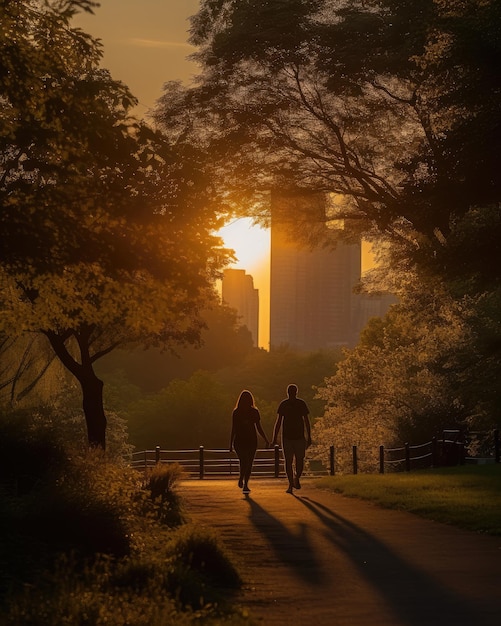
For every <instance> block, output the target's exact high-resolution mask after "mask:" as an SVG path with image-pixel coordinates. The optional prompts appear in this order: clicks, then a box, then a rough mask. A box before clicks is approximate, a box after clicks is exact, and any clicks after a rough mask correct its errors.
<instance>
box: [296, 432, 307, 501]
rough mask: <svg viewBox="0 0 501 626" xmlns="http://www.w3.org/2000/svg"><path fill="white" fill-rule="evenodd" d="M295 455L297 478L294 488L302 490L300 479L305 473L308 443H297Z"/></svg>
mask: <svg viewBox="0 0 501 626" xmlns="http://www.w3.org/2000/svg"><path fill="white" fill-rule="evenodd" d="M294 454H295V457H296V476H295V478H294V487H295V488H296V489H301V483H300V482H299V479H300V478H301V476H302V475H303V471H304V457H305V455H306V442H305V441H304V440H302V441H298V442H296V446H295V450H294Z"/></svg>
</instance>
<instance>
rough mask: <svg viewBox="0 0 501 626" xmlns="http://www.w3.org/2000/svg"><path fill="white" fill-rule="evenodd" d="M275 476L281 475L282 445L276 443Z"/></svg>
mask: <svg viewBox="0 0 501 626" xmlns="http://www.w3.org/2000/svg"><path fill="white" fill-rule="evenodd" d="M274 452H275V478H278V477H279V476H280V446H279V445H278V444H275V448H274Z"/></svg>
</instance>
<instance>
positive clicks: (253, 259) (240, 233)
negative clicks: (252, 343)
mask: <svg viewBox="0 0 501 626" xmlns="http://www.w3.org/2000/svg"><path fill="white" fill-rule="evenodd" d="M218 235H220V236H221V237H222V238H223V241H224V244H225V246H227V247H228V248H231V249H232V250H234V252H235V256H236V261H235V262H234V263H232V264H231V266H230V267H232V268H235V269H241V270H245V271H246V273H247V274H250V275H251V276H252V278H253V279H254V287H255V288H256V289H259V346H260V347H262V348H266V349H268V347H269V342H270V336H269V335H270V231H269V229H266V228H261V227H260V226H254V225H253V223H252V220H251V219H249V218H240V219H236V220H234V221H233V222H231V223H230V224H228V225H227V226H225V227H224V228H221V230H219V232H218Z"/></svg>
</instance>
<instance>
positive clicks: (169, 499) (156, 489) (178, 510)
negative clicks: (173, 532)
mask: <svg viewBox="0 0 501 626" xmlns="http://www.w3.org/2000/svg"><path fill="white" fill-rule="evenodd" d="M183 473H184V472H183V468H182V467H181V466H180V465H179V463H158V464H157V465H155V467H153V468H152V469H149V470H148V471H147V472H146V476H145V483H144V485H145V488H146V489H147V490H148V491H149V493H150V497H151V499H152V500H153V502H154V503H155V505H156V511H157V514H158V517H159V519H160V520H161V521H162V522H163V523H165V524H167V525H168V526H179V525H180V524H182V523H183V522H184V517H183V514H182V506H181V499H180V497H179V495H178V494H177V492H176V490H175V487H176V484H177V483H178V481H179V480H180V479H181V478H182V476H183Z"/></svg>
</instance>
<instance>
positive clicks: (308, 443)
mask: <svg viewBox="0 0 501 626" xmlns="http://www.w3.org/2000/svg"><path fill="white" fill-rule="evenodd" d="M303 420H304V425H305V426H306V447H307V448H309V447H310V446H311V425H310V418H309V416H308V413H307V414H306V415H304V416H303Z"/></svg>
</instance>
